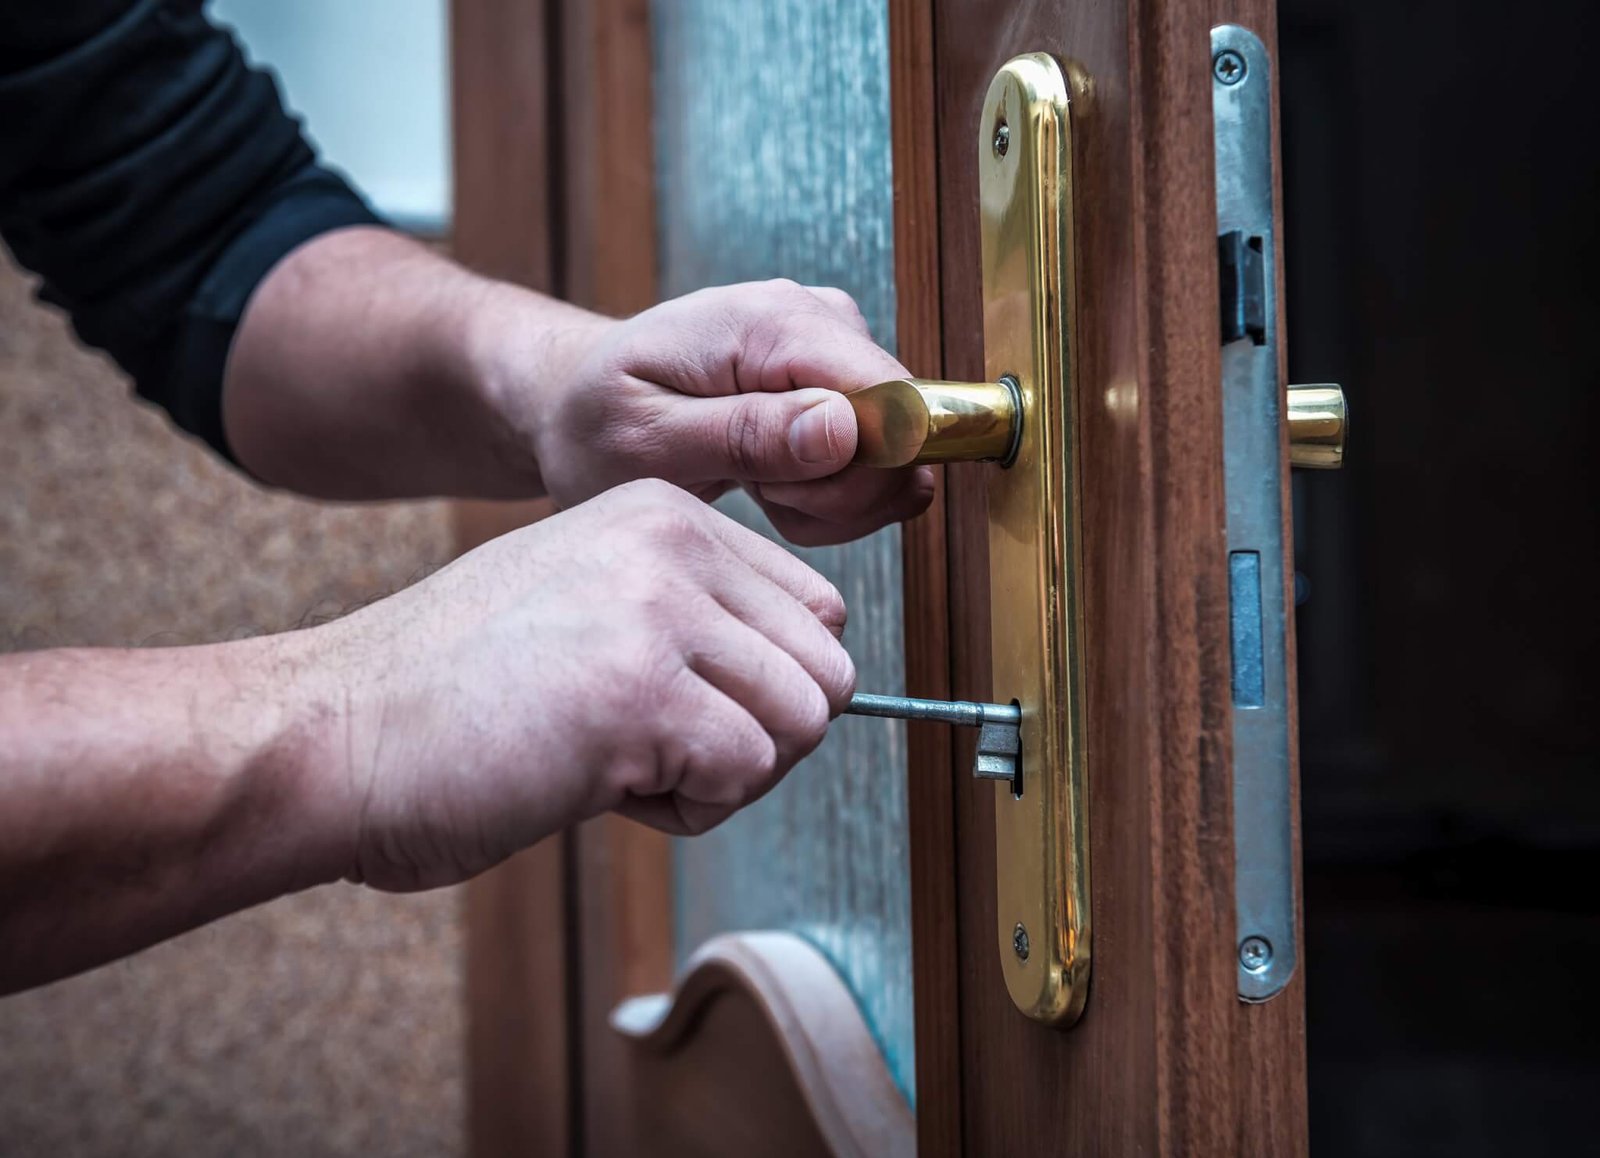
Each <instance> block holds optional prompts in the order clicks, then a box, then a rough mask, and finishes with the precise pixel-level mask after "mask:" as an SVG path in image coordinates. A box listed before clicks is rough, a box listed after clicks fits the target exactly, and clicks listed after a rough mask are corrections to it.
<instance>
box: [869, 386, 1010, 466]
mask: <svg viewBox="0 0 1600 1158" xmlns="http://www.w3.org/2000/svg"><path fill="white" fill-rule="evenodd" d="M846 397H847V398H849V400H850V405H851V406H852V407H854V408H855V412H856V457H855V461H856V462H859V463H862V464H864V465H866V466H884V467H896V466H909V465H911V464H912V463H918V462H990V461H995V462H1001V463H1009V462H1010V461H1011V458H1012V456H1013V455H1015V454H1016V449H1017V443H1018V441H1019V440H1020V438H1021V434H1022V397H1021V394H1020V392H1019V391H1018V389H1017V387H1016V384H1015V383H1014V382H1012V381H1011V380H1010V379H1008V378H1006V379H1001V380H1000V381H999V382H938V381H934V380H931V379H926V378H895V379H892V380H891V381H888V382H879V383H877V384H876V385H874V386H867V387H864V388H863V389H860V390H857V391H855V392H854V393H851V394H847V395H846Z"/></svg>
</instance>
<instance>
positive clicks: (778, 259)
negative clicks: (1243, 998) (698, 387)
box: [652, 0, 912, 1096]
mask: <svg viewBox="0 0 1600 1158" xmlns="http://www.w3.org/2000/svg"><path fill="white" fill-rule="evenodd" d="M652 21H653V27H654V38H655V116H656V133H657V141H656V146H657V149H656V156H657V166H658V172H657V178H658V185H659V189H658V193H659V212H660V231H661V252H662V277H663V290H664V292H665V293H666V294H669V295H677V294H682V293H687V292H688V291H690V290H694V289H699V288H701V287H703V286H707V285H719V284H725V283H728V282H737V281H747V280H751V279H756V278H766V277H778V276H782V277H791V278H794V279H795V280H797V281H801V282H805V283H808V284H821V285H837V286H841V287H843V288H844V289H846V290H848V291H850V293H851V294H853V295H854V296H855V298H856V301H857V302H858V303H859V304H860V306H861V310H862V313H864V314H865V315H866V318H867V321H868V323H869V324H870V325H871V327H872V332H873V334H874V335H875V336H876V337H877V338H878V340H879V341H880V342H882V343H884V344H885V345H886V346H889V347H890V348H891V349H892V348H893V344H894V255H893V248H892V244H893V233H894V217H893V200H892V196H891V190H890V154H889V83H888V78H889V63H888V16H887V9H886V5H885V3H884V0H765V2H753V0H656V3H655V5H654V7H653V10H652ZM723 509H724V510H726V511H727V512H728V513H729V514H730V515H733V516H734V517H735V518H738V519H740V520H741V521H743V522H745V523H747V524H748V525H751V526H755V527H758V528H759V529H761V530H763V531H764V532H765V533H768V534H771V533H772V532H771V531H770V528H768V527H767V526H766V523H765V520H764V518H763V517H762V515H761V514H760V512H759V510H758V509H757V508H756V507H755V505H754V504H753V503H751V502H749V501H748V500H747V499H744V498H743V497H742V496H739V497H737V498H735V499H731V500H728V501H726V502H725V503H724V504H723ZM798 553H799V554H800V555H801V556H802V557H803V558H804V559H806V560H807V561H808V562H810V563H811V564H812V565H813V566H815V567H816V568H817V569H818V570H820V571H822V572H823V573H824V574H825V575H827V576H828V577H829V578H830V579H832V580H833V581H834V583H836V584H837V585H838V587H839V589H840V591H841V592H843V594H844V597H845V599H846V601H847V602H848V604H849V607H850V626H849V631H848V634H847V636H846V643H847V644H848V646H849V648H850V653H851V655H853V656H854V657H855V660H856V666H857V669H858V671H859V673H860V686H861V688H862V689H863V690H870V691H886V692H898V691H900V690H902V689H903V687H904V683H905V673H904V668H903V655H904V648H903V635H902V626H901V595H900V590H901V588H900V535H899V532H898V530H894V529H891V530H889V531H885V532H882V533H880V534H877V535H875V536H873V537H872V538H870V539H868V540H865V541H863V542H860V543H853V544H850V545H848V546H844V547H834V548H827V549H823V550H810V551H800V552H798ZM675 860H676V876H677V879H676V882H675V894H676V923H677V936H678V951H679V954H680V958H681V957H685V956H687V955H688V954H689V953H691V952H693V950H694V948H695V947H696V946H697V945H699V944H700V943H701V942H703V941H704V940H705V939H706V938H708V937H710V936H712V935H714V934H716V933H719V932H725V931H729V930H735V929H765V928H787V929H791V930H794V931H795V932H798V933H800V934H802V935H803V936H805V937H807V938H809V939H810V940H811V941H812V942H813V943H814V944H816V945H817V946H818V948H820V949H821V950H822V951H823V952H824V953H826V954H827V955H828V956H829V957H830V958H831V959H832V961H833V963H834V964H835V966H836V967H837V968H838V969H839V971H840V973H841V974H842V975H843V976H844V978H845V979H846V981H847V982H848V983H849V984H850V986H851V988H852V989H853V990H854V992H855V994H856V998H857V1000H858V1001H859V1002H860V1003H861V1007H862V1010H863V1012H864V1013H865V1014H866V1018H867V1021H868V1023H869V1024H870V1025H871V1027H872V1029H873V1032H874V1033H875V1034H876V1035H877V1038H878V1041H879V1044H880V1045H881V1046H882V1047H883V1050H884V1053H885V1056H886V1057H887V1059H888V1061H889V1065H890V1068H891V1070H892V1072H893V1073H894V1074H895V1077H896V1079H897V1080H898V1081H899V1082H900V1085H901V1088H902V1089H903V1090H905V1092H906V1093H907V1095H908V1096H910V1094H911V1092H912V1091H911V1083H912V1031H911V916H910V906H911V890H910V884H909V867H908V862H907V832H906V799H905V737H904V731H903V728H902V726H901V725H900V724H898V723H895V722H893V721H887V720H858V719H846V720H842V721H840V722H839V723H838V724H836V725H835V726H834V728H833V730H832V732H831V733H830V735H829V736H828V739H827V741H826V742H825V743H824V744H823V746H822V747H821V748H820V749H818V751H817V752H816V753H815V754H814V755H813V756H812V757H811V758H810V759H809V760H807V761H806V762H805V763H804V764H803V765H801V766H800V767H799V768H797V769H795V771H794V772H792V773H791V774H790V775H789V778H788V779H787V780H786V781H785V782H784V783H783V784H782V785H781V786H780V787H779V788H778V789H777V790H776V791H775V792H773V793H772V795H771V796H769V797H768V798H767V799H765V800H763V801H761V802H760V803H759V804H757V805H755V806H754V807H752V808H750V809H748V810H747V811H746V812H744V813H742V814H741V815H739V816H737V817H735V818H734V819H733V820H732V821H730V822H729V823H728V824H726V825H725V826H723V827H722V828H720V829H718V830H717V831H715V832H712V833H709V834H707V835H706V836H703V837H700V838H698V839H696V840H685V841H679V842H678V844H677V849H676V854H675Z"/></svg>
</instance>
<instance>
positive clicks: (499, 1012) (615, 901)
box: [450, 0, 673, 1158]
mask: <svg viewBox="0 0 1600 1158" xmlns="http://www.w3.org/2000/svg"><path fill="white" fill-rule="evenodd" d="M450 10H451V63H452V68H451V73H452V78H453V80H452V96H453V107H452V122H453V125H454V152H455V229H454V238H455V249H456V255H457V256H458V257H459V258H460V259H461V260H462V261H464V262H465V263H466V264H468V265H471V266H473V267H474V268H477V269H480V270H482V271H483V272H486V273H490V274H493V275H494V276H497V277H502V278H506V279H508V280H511V281H515V282H518V283H520V284H523V285H527V286H530V287H531V288H534V289H538V290H541V291H544V292H548V293H553V294H556V295H558V296H561V297H563V298H566V299H567V300H569V301H572V302H575V303H577V304H578V305H582V306H587V307H589V308H591V309H595V310H599V311H601V312H603V313H609V314H614V315H626V314H629V313H633V312H636V311H637V310H639V309H642V308H644V307H646V306H649V305H650V304H652V303H653V302H654V300H655V297H656V268H655V262H656V245H655V203H654V179H655V174H654V161H653V155H654V154H653V149H652V138H651V117H650V107H651V106H650V40H649V23H648V17H649V3H648V0H452V3H451V6H450ZM548 511H549V507H548V505H547V504H543V503H532V504H529V503H513V504H499V503H462V504H458V507H457V517H456V526H457V535H456V539H457V546H458V548H459V549H461V550H467V549H470V548H471V547H473V546H476V545H477V544H478V543H481V542H483V541H484V540H485V539H488V538H491V537H493V536H494V535H497V534H501V533H503V532H505V531H507V530H510V529H512V528H513V527H516V526H520V525H522V524H524V523H526V522H529V521H531V520H532V519H534V518H538V517H542V515H544V514H545V513H548ZM671 899H672V894H671V846H670V844H669V842H668V840H667V838H666V837H665V836H664V835H662V834H661V833H658V832H654V831H652V830H649V829H646V828H643V827H641V826H639V825H636V824H633V823H631V822H629V821H625V820H622V819H620V818H618V817H602V818H600V819H598V820H595V821H592V822H590V823H588V824H585V825H582V826H580V827H579V828H577V829H574V830H572V831H570V832H566V833H562V834H559V835H558V836H555V837H552V838H550V839H548V840H546V841H545V842H543V843H542V844H541V845H539V846H538V847H537V848H534V849H530V850H529V851H527V852H525V853H523V854H521V855H520V856H518V857H515V858H513V859H512V860H511V861H509V862H508V863H507V864H505V865H503V866H501V867H500V868H498V869H496V870H494V871H493V872H491V873H487V874H485V875H484V876H483V877H482V878H480V879H479V880H477V881H474V882H473V883H472V884H471V885H470V886H469V887H468V890H467V905H466V923H467V957H468V963H467V1005H468V1042H467V1064H468V1085H469V1098H468V1117H469V1121H468V1134H469V1139H470V1143H469V1144H470V1149H471V1152H472V1153H473V1154H474V1155H476V1156H477V1158H489V1156H497V1155H524V1154H551V1155H557V1154H573V1155H579V1154H586V1153H587V1154H622V1153H628V1152H630V1150H631V1148H632V1143H631V1138H630V1135H629V1133H628V1124H629V1123H628V1119H627V1117H626V1116H625V1115H621V1114H617V1113H615V1112H613V1111H614V1106H613V1105H612V1104H611V1101H610V1099H609V1098H608V1097H607V1092H606V1091H607V1079H608V1077H609V1076H610V1075H613V1074H615V1073H617V1072H618V1071H619V1069H620V1068H621V1059H620V1058H619V1055H618V1051H619V1050H620V1049H622V1048H623V1043H622V1042H621V1041H620V1039H618V1038H617V1037H616V1035H614V1034H613V1033H611V1032H610V1030H609V1027H608V1026H607V1022H606V1019H607V1017H608V1015H609V1013H610V1011H611V1010H612V1009H613V1008H614V1007H615V1006H616V1005H617V1004H618V1003H619V1002H620V1001H622V1000H623V999H624V998H626V997H629V996H632V995H635V994H638V993H641V992H651V991H655V990H660V989H665V988H666V987H667V986H668V984H669V983H670V982H671V976H672V960H673V944H672V924H671V912H672V909H671Z"/></svg>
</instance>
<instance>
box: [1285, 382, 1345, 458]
mask: <svg viewBox="0 0 1600 1158" xmlns="http://www.w3.org/2000/svg"><path fill="white" fill-rule="evenodd" d="M1288 393H1289V407H1288V409H1289V465H1291V466H1303V467H1310V468H1311V469H1313V470H1338V469H1339V468H1340V467H1341V466H1343V465H1344V435H1345V428H1346V425H1347V424H1348V421H1349V414H1348V412H1347V411H1346V409H1345V403H1344V390H1343V389H1342V388H1341V387H1339V386H1335V385H1333V384H1332V383H1324V384H1319V385H1316V386H1291V387H1289V391H1288Z"/></svg>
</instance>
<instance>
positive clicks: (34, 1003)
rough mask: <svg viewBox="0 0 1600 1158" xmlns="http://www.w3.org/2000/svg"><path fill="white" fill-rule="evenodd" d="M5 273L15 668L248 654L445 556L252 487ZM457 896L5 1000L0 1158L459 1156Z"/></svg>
mask: <svg viewBox="0 0 1600 1158" xmlns="http://www.w3.org/2000/svg"><path fill="white" fill-rule="evenodd" d="M30 290H31V287H30V285H29V283H28V282H27V280H26V279H24V277H22V276H21V275H20V274H19V273H18V272H17V271H16V270H15V269H14V268H12V267H11V266H10V265H8V264H6V263H5V261H4V258H3V256H0V487H3V488H4V489H3V492H0V650H16V649H19V648H37V647H50V646H59V645H67V644H102V645H129V644H140V645H152V644H161V643H180V642H196V641H201V640H212V639H223V638H238V637H242V636H246V635H251V634H256V633H259V632H264V631H272V630H279V629H283V628H286V627H290V626H293V625H295V624H298V623H302V622H304V621H306V620H307V618H308V617H327V616H330V615H334V614H337V613H338V612H339V611H340V610H341V609H344V608H348V607H351V606H353V605H356V604H358V603H360V602H362V601H364V600H367V599H370V598H372V597H373V596H376V595H380V594H383V593H385V592H388V591H392V590H394V589H396V588H398V587H401V586H404V585H405V584H406V583H407V582H409V581H411V580H413V579H415V578H416V577H418V576H420V575H421V574H423V573H425V572H426V571H427V570H428V569H430V568H432V567H434V566H437V565H438V564H439V563H440V562H442V561H443V560H444V559H445V558H446V557H447V552H448V547H449V529H448V525H447V519H446V512H445V510H444V508H443V507H442V506H439V505H436V504H435V505H408V506H388V507H366V508H348V507H347V508H335V507H327V506H321V505H317V504H313V503H308V502H303V501H299V500H295V499H290V498H286V497H284V496H281V495H273V494H268V493H266V492H264V491H263V490H261V489H259V488H257V487H254V486H252V485H250V484H249V483H248V482H246V481H244V480H243V479H241V478H240V477H239V476H237V475H236V474H234V473H232V472H231V471H229V470H228V469H227V468H225V467H223V466H222V465H220V464H219V463H218V462H216V461H215V460H213V459H212V458H211V457H210V456H209V455H208V453H207V452H206V451H204V450H203V449H201V448H200V447H198V446H196V445H195V444H193V443H191V442H189V441H188V440H186V439H184V438H182V437H181V436H179V435H177V434H175V433H174V432H173V431H172V430H171V428H170V427H169V426H168V425H167V423H166V421H165V419H164V418H163V417H162V416H160V415H159V414H158V413H157V412H155V411H153V410H152V409H150V408H149V407H147V406H144V405H143V404H140V403H137V402H135V401H133V400H131V396H130V392H129V389H128V387H127V386H126V384H125V383H124V381H123V380H122V379H121V378H120V377H119V375H118V374H117V372H116V371H115V370H114V369H113V368H112V367H111V366H110V364H109V363H108V362H106V361H105V360H104V359H102V358H100V357H97V356H94V355H91V354H88V353H85V352H84V351H83V350H81V349H80V348H78V347H77V346H76V345H75V344H74V342H73V340H72V338H71V335H70V333H69V331H68V329H67V327H66V324H65V323H64V322H63V321H62V319H61V318H60V317H59V316H56V315H55V314H53V313H52V312H49V311H46V310H45V309H43V308H41V307H39V306H37V305H36V304H34V302H33V301H32V300H31V293H30ZM461 936H462V930H461V921H460V916H459V912H458V900H457V897H456V896H455V895H454V894H453V893H449V892H442V893H433V894H426V895H422V896H416V897H391V896H384V895H380V894H377V893H371V892H368V891H366V890H362V889H357V888H354V887H351V886H342V885H341V886H332V887H329V888H324V889H319V890H315V891H313V892H310V893H307V894H303V895H301V896H297V897H292V898H288V899H285V900H282V901H279V902H277V903H275V904H271V905H266V906H263V907H261V908H259V909H256V910H254V911H251V912H247V913H243V914H240V915H237V916H235V917H232V918H230V919H228V920H225V921H221V922H218V923H217V924H215V925H213V926H211V927H209V928H206V929H202V930H199V931H197V932H195V933H191V934H190V935H188V936H186V937H182V938H179V939H177V940H176V941H172V942H169V943H168V944H165V945H162V946H158V947H157V948H155V949H153V950H150V951H149V952H146V953H144V954H142V955H140V956H138V957H135V958H133V959H130V960H128V961H124V962H120V963H118V964H115V965H111V966H108V967H106V968H104V969H101V970H98V971H96V972H94V973H90V974H87V975H85V976H83V977H79V978H74V979H71V980H68V981H63V982H59V983H57V984H55V985H52V986H48V987H46V988H44V989H40V990H35V991H33V992H31V993H25V994H21V995H18V996H15V997H11V998H7V999H0V1156H4V1158H10V1156H12V1155H47V1156H49V1158H77V1156H80V1155H83V1156H94V1158H99V1156H101V1155H119V1156H126V1155H133V1156H142V1155H224V1154H226V1155H240V1156H248V1155H284V1154H293V1155H297V1156H312V1155H340V1156H342V1155H357V1154H360V1155H378V1154H381V1155H386V1156H405V1155H429V1156H437V1155H450V1154H457V1153H461V1152H462V1151H463V1149H464V1108H463V1105H464V1091H463V1057H464V1051H463V1040H462V1034H463V1014H464V1010H463V1004H462V996H463V995H462V973H461V962H460V948H461Z"/></svg>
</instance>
